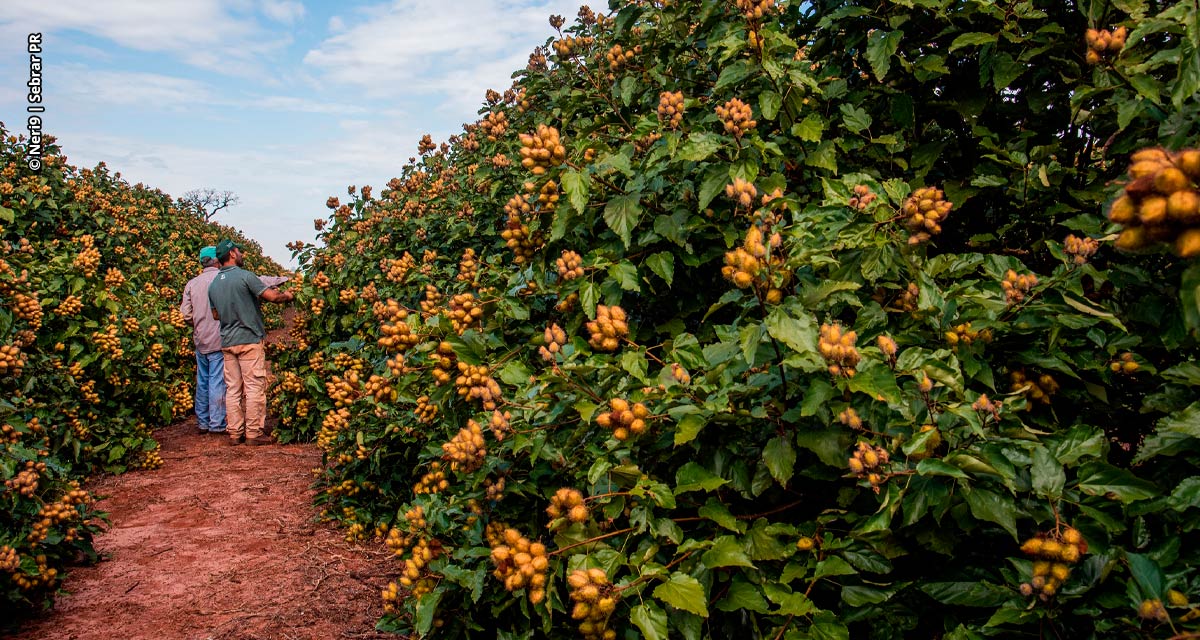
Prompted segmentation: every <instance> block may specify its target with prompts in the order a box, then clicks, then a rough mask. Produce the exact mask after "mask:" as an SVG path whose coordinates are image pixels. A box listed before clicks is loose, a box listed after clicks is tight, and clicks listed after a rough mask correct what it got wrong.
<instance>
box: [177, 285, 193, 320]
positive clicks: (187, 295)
mask: <svg viewBox="0 0 1200 640" xmlns="http://www.w3.org/2000/svg"><path fill="white" fill-rule="evenodd" d="M179 312H180V313H182V314H183V319H184V320H187V321H188V323H191V321H192V283H190V282H189V283H187V286H185V287H184V288H183V303H182V304H180V305H179Z"/></svg>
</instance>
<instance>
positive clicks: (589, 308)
mask: <svg viewBox="0 0 1200 640" xmlns="http://www.w3.org/2000/svg"><path fill="white" fill-rule="evenodd" d="M579 300H580V302H582V303H583V311H584V313H586V314H587V316H588V317H589V318H595V317H596V305H597V304H599V303H600V286H599V285H597V284H596V283H594V282H584V283H583V284H581V285H579Z"/></svg>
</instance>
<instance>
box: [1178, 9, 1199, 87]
mask: <svg viewBox="0 0 1200 640" xmlns="http://www.w3.org/2000/svg"><path fill="white" fill-rule="evenodd" d="M1197 21H1200V15H1192V16H1191V22H1192V26H1191V29H1192V30H1193V32H1195V33H1200V27H1196V26H1195V23H1196V22H1197ZM1197 47H1200V44H1196V45H1193V44H1192V43H1190V42H1185V43H1184V44H1183V46H1181V47H1180V48H1181V49H1182V50H1183V53H1182V55H1181V59H1180V62H1179V74H1178V75H1177V76H1176V78H1175V82H1174V86H1173V88H1172V89H1171V104H1172V105H1174V106H1175V108H1176V109H1183V105H1184V103H1185V102H1187V101H1188V100H1193V99H1195V96H1196V94H1197V93H1200V51H1198V50H1197Z"/></svg>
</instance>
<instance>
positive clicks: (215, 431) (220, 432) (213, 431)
mask: <svg viewBox="0 0 1200 640" xmlns="http://www.w3.org/2000/svg"><path fill="white" fill-rule="evenodd" d="M208 433H215V434H218V435H222V436H223V435H225V430H224V429H212V430H211V431H209V432H208Z"/></svg>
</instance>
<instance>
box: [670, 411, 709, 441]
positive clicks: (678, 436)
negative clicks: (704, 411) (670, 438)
mask: <svg viewBox="0 0 1200 640" xmlns="http://www.w3.org/2000/svg"><path fill="white" fill-rule="evenodd" d="M704 425H705V420H704V418H703V417H702V416H700V414H697V413H689V414H687V415H686V416H684V417H683V418H681V419H680V420H679V422H678V423H677V424H676V425H675V446H677V447H678V446H679V445H681V444H686V443H688V442H691V441H692V440H695V439H696V436H697V435H699V433H700V430H701V429H703V428H704Z"/></svg>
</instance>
